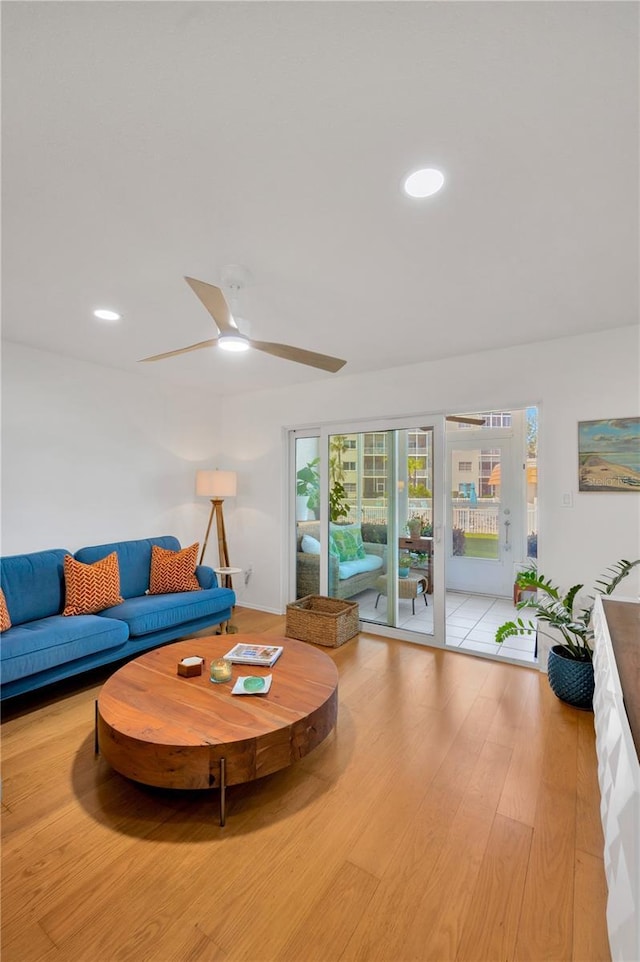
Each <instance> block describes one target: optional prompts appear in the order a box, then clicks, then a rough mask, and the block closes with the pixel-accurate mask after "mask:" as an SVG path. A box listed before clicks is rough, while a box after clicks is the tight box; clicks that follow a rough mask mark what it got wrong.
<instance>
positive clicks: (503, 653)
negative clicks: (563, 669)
mask: <svg viewBox="0 0 640 962" xmlns="http://www.w3.org/2000/svg"><path fill="white" fill-rule="evenodd" d="M425 598H426V599H427V604H426V605H425V603H424V601H425ZM376 599H377V601H378V604H377V607H376ZM350 600H352V601H357V602H358V603H359V605H360V617H361V619H363V620H364V621H371V622H376V621H378V622H383V621H384V618H385V616H386V610H387V608H386V605H387V599H386V597H385V596H384V595H380V596H378V595H377V593H376V592H375V591H374V590H373V589H369V590H367V591H362V592H360V594H358V595H356V596H355V597H354V598H352V599H350ZM399 604H400V622H399V625H398V627H399V628H406V629H409V630H410V631H417V632H423V633H425V634H432V632H433V606H432V605H433V602H432V598H431V595H425V596H423V595H419V596H418V597H417V598H416V599H415V614H413V613H412V603H411V600H409V599H406V600H405V599H401V600H400V603H399ZM446 606H447V617H446V625H447V629H446V630H447V639H446V644H447V648H458V649H459V650H461V651H473V652H477V653H478V654H482V655H490V656H493V657H495V658H505V659H508V660H509V661H519V662H522V663H523V664H527V665H535V664H537V662H538V660H537V658H536V655H535V647H536V639H535V634H533V633H531V634H530V635H523V636H518V637H515V638H508V639H507V640H506V641H505V642H503V643H502V644H501V645H499V644H497V643H496V640H495V636H496V628H498V627H499V626H500V625H502V624H503V623H504V622H505V621H510V620H512V619H515V618H523V620H524V621H527V620H528V617H527V613H526V612H524V613H523V612H521V611H518V610H517V608H514V606H513V604H512V603H511V601H510V600H509V599H508V598H496V597H490V596H487V595H469V594H464V593H463V592H460V591H447V595H446Z"/></svg>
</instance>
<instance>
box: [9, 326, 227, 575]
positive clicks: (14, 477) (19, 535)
mask: <svg viewBox="0 0 640 962" xmlns="http://www.w3.org/2000/svg"><path fill="white" fill-rule="evenodd" d="M2 368H3V384H2V388H3V390H2V394H3V405H2V553H3V554H20V553H22V552H28V551H39V550H41V549H43V548H55V547H60V548H68V549H69V550H71V551H75V550H76V549H77V548H80V547H82V546H83V545H89V544H101V543H103V542H108V541H117V540H120V539H128V538H142V537H150V536H152V535H162V534H174V535H175V536H176V537H177V538H179V540H180V542H181V543H182V544H183V545H187V544H191V543H192V542H193V541H196V540H201V539H202V537H203V534H204V530H205V528H206V522H207V518H208V516H209V510H210V503H209V501H208V500H206V499H202V498H196V496H195V493H194V492H195V472H196V469H197V468H199V467H205V468H213V467H217V466H219V467H224V465H223V464H222V463H220V464H219V465H218V464H217V463H216V460H217V459H216V455H217V454H218V451H219V448H218V437H217V431H216V418H215V417H213V416H212V414H211V411H212V410H214V409H215V408H214V399H213V398H212V399H211V403H210V404H208V403H206V401H205V400H204V399H203V397H202V392H201V391H200V390H199V389H198V390H197V391H196V390H195V389H194V391H193V392H192V393H191V394H185V392H184V390H178V389H173V388H170V387H158V386H157V385H156V384H154V383H152V382H151V381H148V380H145V379H140V378H135V377H133V376H132V375H130V374H126V373H124V372H120V371H115V370H112V369H110V368H106V367H102V366H99V365H95V364H88V363H85V362H84V361H75V360H71V359H69V358H64V357H60V356H59V355H57V354H50V353H47V352H43V351H36V350H32V349H31V348H28V347H24V346H21V345H17V344H9V343H5V345H4V347H3V355H2ZM210 551H214V553H215V546H214V545H210V549H209V550H208V552H207V560H210V561H213V562H214V563H216V564H217V555H216V556H215V557H213V556H211V557H210Z"/></svg>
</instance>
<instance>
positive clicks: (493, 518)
mask: <svg viewBox="0 0 640 962" xmlns="http://www.w3.org/2000/svg"><path fill="white" fill-rule="evenodd" d="M473 433H474V435H475V436H474V437H473V438H462V437H460V436H453V437H451V436H448V437H447V491H448V510H447V513H448V518H447V529H448V533H447V545H446V553H447V588H448V589H450V590H453V591H466V592H469V593H472V594H486V595H502V596H510V595H511V593H512V590H513V579H514V564H515V563H516V562H518V561H519V560H520V559H521V557H522V553H523V532H524V527H525V525H524V514H523V512H524V504H525V494H526V492H525V490H524V467H525V465H524V464H523V463H521V462H522V456H521V454H518V452H519V445H518V444H516V442H515V440H514V438H513V437H505V436H504V432H501V433H502V434H503V436H502V437H499V436H497V437H496V436H493V437H492V436H491V434H490V432H486V433H485V432H482V436H481V437H480V436H478V432H473Z"/></svg>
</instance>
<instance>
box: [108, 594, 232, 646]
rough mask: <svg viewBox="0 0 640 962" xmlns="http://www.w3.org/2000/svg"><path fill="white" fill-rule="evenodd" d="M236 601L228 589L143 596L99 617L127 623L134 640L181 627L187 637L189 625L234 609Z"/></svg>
mask: <svg viewBox="0 0 640 962" xmlns="http://www.w3.org/2000/svg"><path fill="white" fill-rule="evenodd" d="M235 601H236V596H235V594H234V592H233V591H231V590H230V589H229V588H208V589H202V591H187V592H177V593H173V594H167V595H143V596H142V597H140V598H127V599H126V600H125V601H124V602H123V603H122V604H121V605H116V606H115V607H114V608H107V609H106V610H105V611H101V612H100V617H101V618H118V619H120V620H122V621H125V622H126V623H127V625H128V626H129V633H130V634H131V636H132V637H136V636H138V635H148V634H150V633H151V632H154V631H161V630H162V629H163V628H172V627H174V626H176V625H180V624H184V625H185V634H187V633H188V631H189V626H188V622H190V621H196V620H197V619H198V618H204V617H207V616H209V615H215V614H217V613H218V612H220V611H224V610H225V609H228V608H231V607H233V605H234V604H235Z"/></svg>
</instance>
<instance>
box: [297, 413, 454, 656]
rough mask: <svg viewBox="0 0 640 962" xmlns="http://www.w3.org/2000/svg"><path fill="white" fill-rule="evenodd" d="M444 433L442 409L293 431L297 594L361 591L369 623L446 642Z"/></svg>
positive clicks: (355, 594)
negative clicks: (306, 432)
mask: <svg viewBox="0 0 640 962" xmlns="http://www.w3.org/2000/svg"><path fill="white" fill-rule="evenodd" d="M443 439H444V432H443V423H442V419H441V418H440V419H435V420H434V419H431V421H430V423H424V419H421V420H420V422H419V423H411V422H408V423H405V424H400V423H398V422H397V421H391V422H378V423H376V424H372V423H367V424H364V425H358V424H351V425H341V426H340V427H339V428H336V427H332V428H330V429H328V428H325V429H321V430H320V431H319V432H318V434H314V435H313V437H300V436H298V435H297V434H296V438H295V464H296V522H295V528H296V563H295V580H296V586H295V594H296V597H303V596H304V595H307V594H314V593H320V594H323V595H329V596H330V597H334V598H339V599H348V600H353V601H357V602H358V605H359V613H360V619H361V620H362V621H363V622H365V623H368V624H369V625H370V626H371V630H373V629H374V628H375V629H376V630H378V631H379V632H380V633H383V634H394V635H395V634H399V635H400V636H406V637H410V638H411V640H414V641H424V642H426V641H427V639H428V641H429V644H433V643H434V640H436V641H438V643H443V631H444V618H443V617H442V618H441V619H440V609H441V607H442V598H443V590H442V584H443V578H442V575H443V569H442V561H441V560H440V559H439V557H438V554H439V547H440V532H441V531H442V513H443V504H444V499H443V494H442V484H441V483H440V480H439V479H441V478H442V477H443V472H442V468H441V464H442V458H441V450H442V449H443V447H444V440H443ZM305 499H306V503H305ZM439 619H440V620H439Z"/></svg>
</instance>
